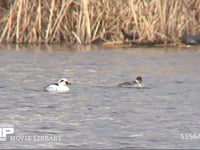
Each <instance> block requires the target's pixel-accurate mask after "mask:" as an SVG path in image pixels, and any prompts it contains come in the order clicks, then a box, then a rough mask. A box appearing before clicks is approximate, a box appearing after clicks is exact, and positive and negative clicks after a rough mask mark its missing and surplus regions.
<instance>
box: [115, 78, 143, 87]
mask: <svg viewBox="0 0 200 150" xmlns="http://www.w3.org/2000/svg"><path fill="white" fill-rule="evenodd" d="M118 86H120V87H130V88H142V87H143V85H142V77H141V76H137V77H136V80H135V81H129V82H123V83H121V84H119V85H118Z"/></svg>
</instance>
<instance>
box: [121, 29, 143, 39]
mask: <svg viewBox="0 0 200 150" xmlns="http://www.w3.org/2000/svg"><path fill="white" fill-rule="evenodd" d="M120 30H121V32H122V34H123V36H124V41H126V39H128V40H137V39H139V34H138V32H137V31H132V32H125V31H124V29H123V28H121V29H120Z"/></svg>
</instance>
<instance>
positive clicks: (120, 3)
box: [0, 0, 200, 44]
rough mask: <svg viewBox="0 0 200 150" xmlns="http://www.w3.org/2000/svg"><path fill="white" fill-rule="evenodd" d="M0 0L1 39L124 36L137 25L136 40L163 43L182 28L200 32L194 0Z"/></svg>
mask: <svg viewBox="0 0 200 150" xmlns="http://www.w3.org/2000/svg"><path fill="white" fill-rule="evenodd" d="M0 2H1V3H2V2H4V5H5V3H6V6H7V8H5V9H1V14H0V43H59V42H63V41H64V42H66V43H68V44H74V43H80V44H90V43H95V42H102V41H122V39H123V37H122V35H121V33H120V28H124V29H125V30H126V31H128V30H136V31H137V32H138V33H139V35H140V38H139V40H138V42H139V43H164V44H167V43H175V42H177V41H179V37H180V36H181V35H182V33H183V32H185V31H187V32H188V33H190V34H195V33H197V32H199V31H200V25H199V23H200V11H199V10H200V1H198V0H193V1H190V0H170V1H169V0H141V1H140V0H35V1H30V0H15V1H14V0H9V1H4V0H0ZM1 3H0V4H1ZM2 6H3V4H2ZM0 7H1V6H0Z"/></svg>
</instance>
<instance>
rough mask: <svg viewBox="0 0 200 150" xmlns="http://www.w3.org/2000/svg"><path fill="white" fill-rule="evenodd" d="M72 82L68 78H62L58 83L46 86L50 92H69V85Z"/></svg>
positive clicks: (46, 89)
mask: <svg viewBox="0 0 200 150" xmlns="http://www.w3.org/2000/svg"><path fill="white" fill-rule="evenodd" d="M69 84H71V83H70V82H69V80H68V79H66V78H61V79H60V80H58V82H57V83H52V84H49V85H47V86H46V87H45V91H48V92H68V91H70V89H69V87H68V85H69Z"/></svg>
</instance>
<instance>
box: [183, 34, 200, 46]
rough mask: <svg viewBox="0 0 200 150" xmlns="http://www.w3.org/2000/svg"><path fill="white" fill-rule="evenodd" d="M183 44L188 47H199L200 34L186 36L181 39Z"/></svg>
mask: <svg viewBox="0 0 200 150" xmlns="http://www.w3.org/2000/svg"><path fill="white" fill-rule="evenodd" d="M181 42H182V43H184V44H187V45H197V44H200V34H196V35H186V34H184V35H183V36H182V37H181Z"/></svg>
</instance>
